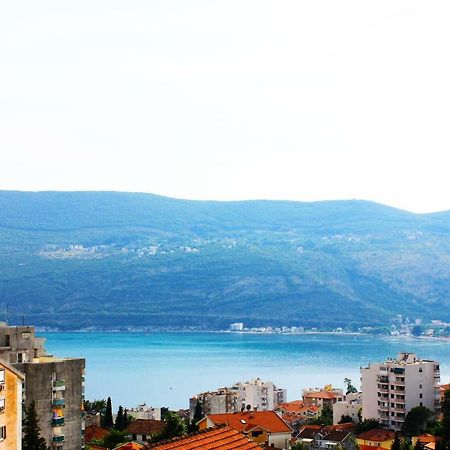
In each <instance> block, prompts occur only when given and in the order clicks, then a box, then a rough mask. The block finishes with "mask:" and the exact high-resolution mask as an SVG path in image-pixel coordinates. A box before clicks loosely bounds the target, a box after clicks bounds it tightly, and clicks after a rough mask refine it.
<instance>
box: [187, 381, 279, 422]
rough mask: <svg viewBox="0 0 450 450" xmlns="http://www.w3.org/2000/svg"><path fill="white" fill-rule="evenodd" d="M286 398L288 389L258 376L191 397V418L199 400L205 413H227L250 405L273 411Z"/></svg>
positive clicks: (256, 408) (255, 408)
mask: <svg viewBox="0 0 450 450" xmlns="http://www.w3.org/2000/svg"><path fill="white" fill-rule="evenodd" d="M286 398H287V392H286V389H278V388H277V387H276V386H275V385H274V384H273V383H272V382H271V381H267V382H265V381H262V380H261V379H259V378H256V379H255V380H251V381H246V382H243V383H236V384H234V385H233V386H231V387H224V388H220V389H218V390H217V391H213V392H203V393H201V394H198V395H197V396H195V397H192V398H190V399H189V410H190V417H191V419H192V418H193V417H194V410H195V406H196V404H197V402H198V401H200V403H201V404H202V408H203V412H204V414H225V413H229V412H239V411H241V410H242V409H246V408H247V407H248V406H250V409H252V410H258V411H271V410H273V409H275V408H276V407H277V406H278V404H280V403H284V402H285V401H286Z"/></svg>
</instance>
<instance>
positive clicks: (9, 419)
mask: <svg viewBox="0 0 450 450" xmlns="http://www.w3.org/2000/svg"><path fill="white" fill-rule="evenodd" d="M23 380H24V376H23V374H22V373H20V372H19V371H18V370H17V369H15V368H14V367H12V366H11V365H9V364H7V363H5V362H2V361H0V448H1V449H2V450H21V448H22V383H23Z"/></svg>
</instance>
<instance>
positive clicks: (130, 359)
mask: <svg viewBox="0 0 450 450" xmlns="http://www.w3.org/2000/svg"><path fill="white" fill-rule="evenodd" d="M41 335H44V336H45V337H46V338H47V348H48V351H49V352H50V353H53V354H54V355H57V356H72V357H83V358H86V398H87V399H91V400H92V399H97V398H106V397H108V396H111V397H112V399H113V402H114V405H115V406H114V407H115V408H117V407H118V405H119V404H121V405H124V406H127V407H132V406H135V405H137V404H139V403H143V402H147V404H149V405H152V406H169V407H170V408H187V407H188V399H189V397H190V396H192V395H194V394H196V393H198V392H202V391H205V390H210V389H216V388H218V387H220V386H226V385H231V384H233V383H234V382H236V381H239V380H241V381H242V380H247V379H251V378H256V377H260V378H262V379H264V380H271V381H273V382H274V383H275V384H276V385H277V386H279V387H283V388H286V389H287V390H288V399H289V400H294V399H297V398H300V396H301V391H302V389H303V388H305V387H316V386H324V385H325V384H328V383H332V384H333V385H335V386H337V387H342V385H343V379H344V378H345V377H349V378H351V379H352V380H353V381H354V384H355V385H359V367H360V366H361V365H366V364H367V363H368V362H370V361H383V360H385V359H386V358H387V357H389V356H391V357H393V356H395V355H396V354H397V353H398V352H401V351H405V352H415V353H417V354H418V355H419V356H420V357H422V358H426V359H436V360H438V361H440V363H441V378H442V381H443V382H449V381H450V342H448V341H441V340H437V339H427V340H426V339H414V338H404V337H401V338H393V337H370V336H349V335H324V334H320V335H318V334H315V335H312V334H311V335H309V334H308V335H304V334H302V335H277V334H265V335H263V334H231V333H183V332H179V333H178V332H177V333H151V334H144V333H41Z"/></svg>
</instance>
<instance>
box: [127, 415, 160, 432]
mask: <svg viewBox="0 0 450 450" xmlns="http://www.w3.org/2000/svg"><path fill="white" fill-rule="evenodd" d="M165 428H166V423H165V422H164V421H162V420H152V419H136V420H133V422H131V423H130V425H128V427H127V428H126V430H125V431H126V432H127V433H128V434H146V435H150V434H157V433H161V431H163V430H164V429H165Z"/></svg>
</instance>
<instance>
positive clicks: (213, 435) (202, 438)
mask: <svg viewBox="0 0 450 450" xmlns="http://www.w3.org/2000/svg"><path fill="white" fill-rule="evenodd" d="M147 448H148V449H156V450H172V449H175V450H194V449H198V448H201V449H204V450H238V449H240V450H261V447H260V446H259V445H257V444H256V443H254V442H252V441H250V440H249V439H247V438H246V437H245V436H243V435H242V434H240V433H239V432H238V431H236V430H234V429H232V428H230V427H217V428H209V429H207V430H205V431H202V432H199V433H196V434H195V435H191V436H186V437H182V438H176V439H173V440H171V441H170V442H164V443H159V444H158V443H157V444H147Z"/></svg>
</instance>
